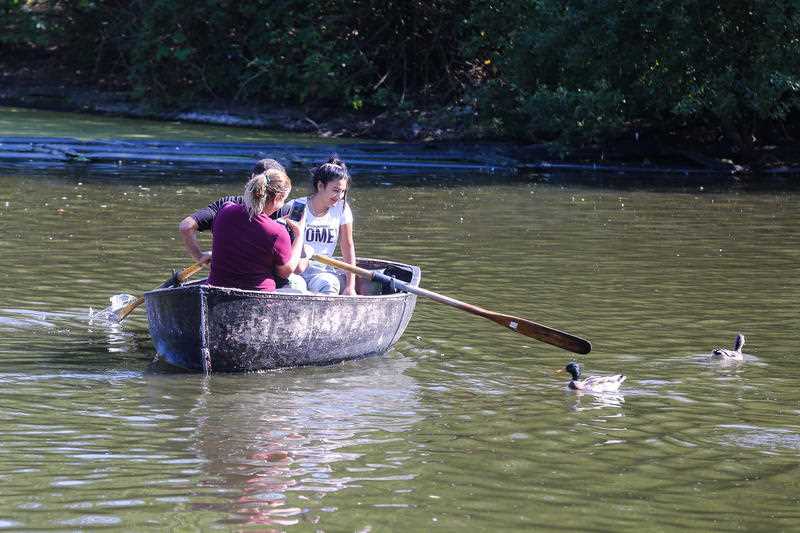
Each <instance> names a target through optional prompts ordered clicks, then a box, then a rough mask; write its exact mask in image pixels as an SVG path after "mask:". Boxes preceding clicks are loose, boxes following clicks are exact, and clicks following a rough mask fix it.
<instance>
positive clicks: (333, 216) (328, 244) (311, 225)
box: [279, 197, 353, 256]
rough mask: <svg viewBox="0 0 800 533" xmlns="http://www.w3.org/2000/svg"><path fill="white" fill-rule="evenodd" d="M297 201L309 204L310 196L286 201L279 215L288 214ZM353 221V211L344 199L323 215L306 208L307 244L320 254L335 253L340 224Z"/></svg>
mask: <svg viewBox="0 0 800 533" xmlns="http://www.w3.org/2000/svg"><path fill="white" fill-rule="evenodd" d="M295 203H300V204H303V205H306V207H307V204H308V197H305V198H295V199H294V200H292V201H291V202H286V203H285V204H284V205H283V207H281V210H280V214H279V216H282V217H284V216H286V215H288V214H289V213H291V212H292V208H293V207H294V204H295ZM352 223H353V212H352V211H351V210H350V206H349V205H348V204H347V202H345V201H344V200H340V201H338V202H336V203H335V204H334V205H333V207H331V208H330V209H328V212H327V213H325V214H324V215H323V216H321V217H315V216H314V213H312V212H311V209H308V208H306V235H305V237H306V240H305V242H306V244H310V245H311V247H312V248H314V252H315V253H318V254H320V255H327V256H331V255H333V252H334V251H335V250H336V244H337V243H338V242H339V226H341V225H342V224H352Z"/></svg>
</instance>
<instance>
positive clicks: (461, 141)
mask: <svg viewBox="0 0 800 533" xmlns="http://www.w3.org/2000/svg"><path fill="white" fill-rule="evenodd" d="M0 82H2V84H1V85H2V87H1V88H0V105H3V106H9V107H12V106H13V107H24V108H31V109H39V110H49V111H63V112H78V113H86V114H95V115H105V116H116V117H126V118H140V119H150V120H163V121H180V122H187V123H198V124H213V125H223V126H232V127H248V128H257V129H265V130H274V131H281V132H288V133H298V134H310V135H317V136H319V137H321V138H327V139H336V138H342V139H346V138H349V137H358V138H361V139H374V140H376V141H400V142H406V143H412V144H413V145H419V146H431V147H436V148H439V147H442V146H445V147H462V148H464V149H468V150H471V151H475V150H478V151H480V150H483V149H486V150H489V151H491V152H494V153H497V152H498V151H500V152H502V153H503V154H505V155H506V156H508V157H510V158H512V159H513V160H515V164H516V165H517V166H518V168H519V169H520V170H529V171H547V172H559V171H577V172H589V173H645V174H646V173H654V174H687V175H688V174H692V173H702V174H706V175H719V176H746V175H753V176H756V175H762V174H766V175H773V176H774V175H783V176H796V175H800V146H796V145H792V144H790V145H786V146H766V147H760V157H759V158H758V160H756V161H755V162H753V163H749V164H737V163H736V162H735V161H734V160H733V159H731V154H729V153H727V152H728V151H727V150H726V149H725V148H724V147H723V146H721V145H719V143H709V144H706V145H704V144H698V143H696V142H695V143H692V142H691V140H690V139H686V138H681V137H679V136H676V137H675V138H673V139H652V140H650V139H647V140H645V139H646V138H647V135H646V134H640V133H639V132H638V131H637V132H635V133H631V135H630V136H626V138H623V139H616V140H614V141H613V142H609V143H606V144H605V145H603V146H598V145H595V146H587V147H580V148H571V149H567V150H565V149H564V148H561V150H560V151H559V150H558V149H557V148H556V147H554V146H552V145H549V144H523V143H517V142H513V141H508V140H504V139H493V138H491V137H489V136H488V135H487V133H486V132H485V131H482V130H481V128H480V127H479V126H477V125H476V120H475V117H474V112H473V111H472V110H471V109H469V108H465V107H458V108H456V107H451V108H443V109H438V110H435V111H425V110H423V111H406V112H400V111H398V112H388V111H385V112H382V113H379V114H374V115H368V114H365V113H360V114H354V113H342V112H339V111H336V110H330V109H322V108H320V109H314V108H308V109H300V108H291V107H282V108H274V109H269V110H268V111H265V110H264V108H263V106H262V107H257V106H246V105H238V104H230V103H227V102H225V103H205V104H198V105H195V106H192V107H191V108H186V109H164V108H157V107H154V106H149V105H146V104H143V103H141V102H137V101H134V100H132V99H131V98H130V97H129V96H128V94H127V93H126V92H125V91H115V90H103V89H99V88H96V87H88V86H84V85H79V84H73V83H62V82H41V81H39V80H37V79H35V78H30V77H22V78H18V77H16V76H13V75H9V74H8V72H6V73H4V74H3V75H2V76H0ZM498 147H500V149H499V150H498ZM711 154H714V155H711ZM720 154H722V155H720Z"/></svg>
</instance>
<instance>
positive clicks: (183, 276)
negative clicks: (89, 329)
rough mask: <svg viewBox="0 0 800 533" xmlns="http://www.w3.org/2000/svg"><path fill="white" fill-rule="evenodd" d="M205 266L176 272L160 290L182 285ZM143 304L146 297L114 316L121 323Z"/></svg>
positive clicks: (128, 305)
mask: <svg viewBox="0 0 800 533" xmlns="http://www.w3.org/2000/svg"><path fill="white" fill-rule="evenodd" d="M204 264H205V263H194V264H193V265H189V266H188V267H186V268H184V269H183V270H181V271H180V272H176V273H175V274H173V275H172V277H171V278H169V279H168V280H167V281H165V282H164V283H162V284H161V285H160V286H159V287H158V288H159V289H165V288H167V287H173V286H175V285H180V284H181V283H183V282H184V281H186V280H187V279H189V278H191V277H192V276H194V275H195V274H197V273H198V272H200V271H201V270H202V269H203V265H204ZM143 303H144V296H139V297H138V298H136V299H135V300H134V301H132V302H130V303H129V304H127V305H125V307H123V308H122V309H119V310H118V311H116V313H114V314H116V315H117V320H118V321H120V322H121V321H122V320H124V319H125V317H127V316H128V315H129V314H131V313H132V312H133V310H134V309H136V308H137V307H139V306H140V305H142V304H143Z"/></svg>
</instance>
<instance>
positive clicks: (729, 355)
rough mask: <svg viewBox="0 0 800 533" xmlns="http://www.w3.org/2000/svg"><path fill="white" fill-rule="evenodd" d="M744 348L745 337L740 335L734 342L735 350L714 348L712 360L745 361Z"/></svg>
mask: <svg viewBox="0 0 800 533" xmlns="http://www.w3.org/2000/svg"><path fill="white" fill-rule="evenodd" d="M743 347H744V335H742V334H741V333H738V334H737V335H736V338H735V339H734V341H733V350H728V349H727V348H714V349H713V350H712V351H711V358H712V359H718V360H722V361H744V354H743V353H742V348H743Z"/></svg>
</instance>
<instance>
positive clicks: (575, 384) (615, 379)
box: [559, 362, 625, 392]
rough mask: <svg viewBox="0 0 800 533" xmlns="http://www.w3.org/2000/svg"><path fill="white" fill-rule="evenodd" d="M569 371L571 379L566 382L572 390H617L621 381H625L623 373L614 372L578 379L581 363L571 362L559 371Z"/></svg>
mask: <svg viewBox="0 0 800 533" xmlns="http://www.w3.org/2000/svg"><path fill="white" fill-rule="evenodd" d="M564 371H566V372H569V373H570V375H571V376H572V380H571V381H570V382H569V383H568V384H567V387H569V388H570V389H573V390H582V391H586V392H614V391H616V390H619V387H620V385H622V382H623V381H625V375H624V374H616V375H613V376H589V377H588V378H586V379H580V376H581V365H579V364H578V363H576V362H572V363H570V364H568V365H567V366H565V367H564V368H563V369H560V370H559V372H564Z"/></svg>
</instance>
